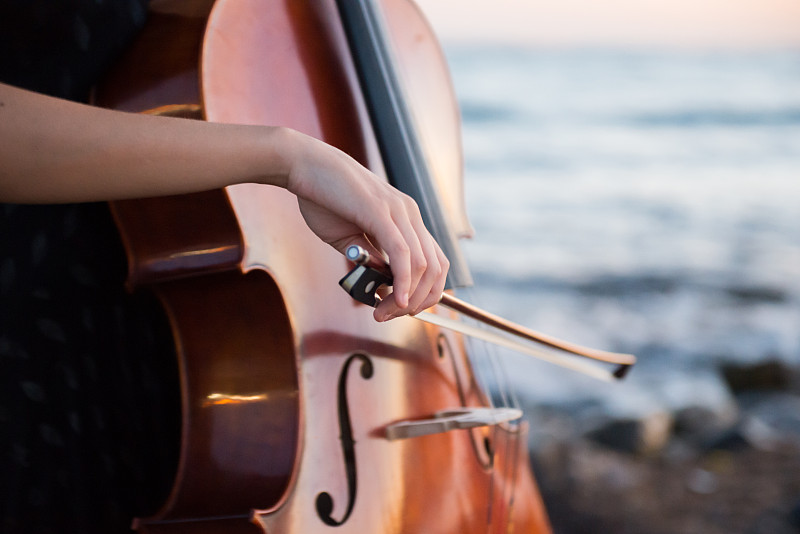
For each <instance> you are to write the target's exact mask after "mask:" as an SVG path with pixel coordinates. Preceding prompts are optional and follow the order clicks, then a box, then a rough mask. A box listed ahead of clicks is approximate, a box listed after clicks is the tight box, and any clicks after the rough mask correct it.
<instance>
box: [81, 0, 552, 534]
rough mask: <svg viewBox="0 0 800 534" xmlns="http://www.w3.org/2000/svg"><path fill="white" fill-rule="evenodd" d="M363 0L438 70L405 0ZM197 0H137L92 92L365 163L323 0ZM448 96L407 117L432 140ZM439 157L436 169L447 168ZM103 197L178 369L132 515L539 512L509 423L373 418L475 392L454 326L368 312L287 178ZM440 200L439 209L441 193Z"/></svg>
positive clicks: (362, 128)
mask: <svg viewBox="0 0 800 534" xmlns="http://www.w3.org/2000/svg"><path fill="white" fill-rule="evenodd" d="M382 3H383V5H384V7H385V9H386V11H387V14H388V15H389V16H388V18H389V19H390V20H392V18H393V17H394V20H395V22H393V24H394V26H393V28H394V29H393V31H392V34H393V35H395V39H396V40H397V39H399V40H401V41H404V42H401V43H399V44H398V46H399V48H402V49H403V52H402V54H400V56H401V58H402V59H403V60H404V61H408V62H411V63H409V65H410V66H408V67H406V68H412V69H413V68H417V67H416V66H415V65H414V64H413V62H414V61H419V62H420V63H419V64H418V66H419V68H421V69H430V70H431V72H433V71H436V70H439V71H440V73H439V74H437V76H438V77H439V79H440V80H445V81H447V77H446V71H444V73H445V74H444V75H443V74H441V69H443V65H442V59H441V56H440V55H438V56H434V57H432V58H431V54H430V51H431V49H432V47H433V48H434V49H435V50H437V51H438V48H435V47H436V43H435V40H434V39H433V36H432V34H431V33H430V30H429V28H428V27H427V25H425V23H424V20H423V19H422V17H421V16H420V14H419V12H418V11H417V10H416V8H415V6H413V4H411V3H409V2H408V1H407V0H386V1H384V2H382ZM212 4H213V2H209V1H195V2H170V1H161V2H158V1H154V2H153V13H152V14H151V21H150V24H149V26H148V27H147V28H146V30H145V32H144V33H143V35H142V38H141V40H140V41H139V42H138V43H137V44H136V45H135V46H134V47H133V49H132V50H131V51H130V53H129V54H128V56H127V57H126V58H123V61H122V62H121V63H120V65H119V66H118V68H117V69H115V71H114V72H113V73H112V74H111V76H110V77H109V79H108V80H107V82H106V83H104V84H103V85H102V86H101V87H100V88H99V90H98V92H97V97H96V102H97V104H98V105H102V106H106V107H113V108H117V109H122V110H126V111H135V112H144V111H148V110H154V111H151V112H157V113H165V114H172V115H181V116H186V117H192V118H196V119H204V120H209V121H217V122H235V123H245V124H267V125H283V126H288V127H291V128H294V129H297V130H300V131H303V132H305V133H308V134H310V135H313V136H315V137H318V138H320V139H323V140H324V141H326V142H328V143H330V144H333V145H335V146H337V147H339V148H341V149H342V150H344V151H345V152H347V153H349V154H350V155H352V156H353V157H355V158H356V159H357V160H359V161H360V162H361V163H363V164H364V165H366V166H367V167H369V168H370V169H372V170H373V171H374V172H376V173H377V174H379V175H380V174H381V173H382V172H383V167H382V159H381V154H380V151H379V148H378V144H377V143H376V140H375V138H374V133H373V131H372V127H371V125H370V121H369V117H368V114H367V110H366V106H365V103H364V98H363V96H362V94H361V91H360V86H359V80H358V76H357V74H356V72H355V69H354V67H353V64H352V60H351V59H350V55H349V53H348V48H347V42H346V39H345V36H344V34H343V30H342V26H341V23H340V21H339V18H338V16H337V12H336V7H335V4H334V2H333V0H270V1H265V0H225V1H218V2H216V4H215V5H212ZM415 43H416V44H415ZM416 56H425V57H424V58H423V57H420V58H418V59H415V58H416ZM410 91H411V93H414V92H415V91H426V92H431V87H430V86H428V87H422V86H420V87H418V89H416V90H415V89H413V88H411V89H410ZM442 91H443V92H442ZM433 92H434V93H436V95H437V96H435V97H431V98H432V100H428V101H427V104H422V105H423V106H428V108H429V110H430V112H431V113H436V112H437V108H441V105H440V103H439V102H438V101H437V100H436V99H437V98H438V99H446V98H447V97H448V96H449V97H450V98H452V92H451V89H450V87H449V86H447V87H443V88H441V89H440V90H439V92H437V91H433ZM453 109H454V108H453V107H452V105H451V107H450V108H447V109H446V110H445V113H444V118H441V117H440V118H438V119H436V120H432V121H431V122H430V124H429V125H428V126H423V130H425V129H426V128H428V130H427V133H424V135H423V137H425V138H427V139H431V138H432V139H438V143H440V145H439V146H437V147H436V148H435V151H437V152H444V151H446V150H447V151H454V150H456V151H457V149H458V148H459V146H458V141H457V137H456V140H455V141H454V140H453V138H452V135H455V136H457V135H458V131H457V129H458V119H457V113H454V112H453ZM439 113H441V109H440V110H439ZM437 129H438V131H441V132H445V133H446V132H449V134H450V135H449V136H448V137H447V138H445V136H443V135H439V134H438V133H437ZM441 129H443V130H441ZM453 130H455V131H453ZM453 158H454V159H450V160H449V162H448V161H447V160H446V161H444V162H443V163H439V164H437V165H439V167H438V168H439V169H440V170H439V171H437V172H443V173H445V174H452V173H458V172H460V168H459V165H460V154H455V155H454V156H453ZM455 204H457V202H456V203H455ZM455 204H454V206H455ZM113 211H114V213H115V217H116V219H117V222H118V226H119V228H120V233H121V235H122V238H123V241H124V243H125V246H126V250H127V252H128V255H129V261H130V277H129V284H130V285H131V286H132V287H133V288H135V289H137V290H151V291H154V292H155V293H156V295H157V296H158V297H159V299H160V301H161V302H162V304H163V307H164V310H165V313H166V314H167V316H168V318H169V320H170V323H171V325H172V332H173V336H174V339H175V346H176V354H177V357H178V361H179V365H180V371H181V373H180V379H181V384H180V385H179V386H180V388H181V395H182V432H181V445H180V458H179V460H178V465H177V466H176V473H175V481H174V485H173V487H172V490H171V493H170V496H169V498H168V499H167V501H166V502H165V503H164V506H163V507H162V509H161V510H160V511H159V512H158V513H157V514H155V515H154V516H152V517H142V518H138V519H136V521H135V527H136V528H137V529H138V530H140V531H141V532H147V533H161V532H164V533H173V532H174V533H183V532H187V533H217V532H226V533H236V532H266V533H268V534H284V533H292V534H297V533H303V534H306V533H312V532H334V531H335V532H342V533H344V532H352V533H359V534H360V533H381V534H383V533H398V534H399V533H405V534H408V533H416V532H424V533H455V532H458V533H501V532H512V531H513V532H525V533H544V532H549V526H548V523H547V518H546V514H545V512H544V509H543V506H542V502H541V499H540V497H539V494H538V491H537V489H536V485H535V482H534V480H533V478H532V476H531V473H530V468H529V465H528V453H527V447H526V445H527V443H526V441H527V440H526V433H525V427H524V425H522V424H519V425H511V424H502V425H494V426H487V427H482V428H477V429H472V430H455V431H450V432H442V433H437V434H433V435H428V436H423V437H417V438H409V439H403V440H389V439H387V437H386V432H385V429H386V427H387V425H390V424H392V423H396V422H398V421H407V420H414V419H423V418H426V417H430V416H431V414H434V413H436V412H438V411H441V410H446V409H453V408H458V407H463V406H484V405H485V404H486V403H487V398H486V395H485V393H484V392H483V391H482V390H481V389H480V388H479V386H478V383H477V381H476V379H475V377H474V376H473V370H472V367H471V365H470V363H469V359H468V357H467V354H466V352H465V349H464V344H463V341H462V339H461V338H460V337H459V336H458V335H456V334H453V333H451V332H448V331H444V330H440V329H438V328H436V327H433V326H430V325H425V324H423V323H420V322H417V321H414V320H413V319H407V320H395V321H390V322H389V323H377V322H375V321H374V320H373V319H372V316H371V310H370V309H369V308H367V307H365V306H363V305H361V304H358V303H356V302H355V301H353V300H352V299H351V298H350V297H349V296H348V295H347V294H346V293H345V292H344V291H342V290H341V289H340V288H339V287H338V285H337V282H338V279H339V277H341V275H342V274H343V273H344V272H345V271H346V270H347V269H348V265H347V262H346V261H345V259H344V258H343V257H342V256H341V255H340V254H339V253H338V252H336V251H334V250H332V249H330V248H329V247H328V246H327V245H325V244H323V243H322V242H321V241H319V240H318V239H317V238H316V236H314V235H313V234H312V233H311V232H310V230H308V228H307V227H306V226H305V224H304V222H303V221H302V218H301V217H300V214H299V210H298V207H297V203H296V200H295V199H294V198H293V197H292V195H290V194H289V193H287V192H285V191H283V190H280V189H278V188H274V187H269V186H260V185H255V184H245V185H240V186H235V187H229V188H226V189H225V190H220V191H211V192H207V193H202V194H195V195H184V196H180V197H170V198H160V199H146V200H136V201H123V202H117V203H114V205H113ZM448 211H449V212H450V213H453V214H454V215H453V216H452V221H453V224H454V225H457V224H459V223H458V220H459V215H458V214H457V213H456V212H457V209H456V207H453V206H451V207H450V208H449V210H448ZM462 223H463V217H462ZM465 227H466V226H465V225H464V226H462V230H461V231H460V233H464V232H465V230H463V228H465ZM440 313H444V312H440Z"/></svg>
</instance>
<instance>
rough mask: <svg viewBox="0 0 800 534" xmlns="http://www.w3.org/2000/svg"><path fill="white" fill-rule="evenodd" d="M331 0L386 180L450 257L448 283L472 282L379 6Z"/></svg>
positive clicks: (362, 1) (369, 2)
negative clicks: (411, 203) (416, 211)
mask: <svg viewBox="0 0 800 534" xmlns="http://www.w3.org/2000/svg"><path fill="white" fill-rule="evenodd" d="M336 4H337V7H338V10H339V15H340V17H341V19H342V24H343V26H344V29H345V33H346V35H347V40H348V44H349V46H350V52H351V55H352V56H353V60H354V63H355V66H356V70H357V72H358V76H359V79H360V82H361V88H362V91H363V93H364V96H365V100H366V103H367V108H368V110H369V116H370V121H371V123H372V127H373V130H374V132H375V137H376V139H377V141H378V146H379V148H380V152H381V157H382V159H383V164H384V168H385V169H386V175H387V178H388V180H389V183H391V184H392V185H393V186H394V187H396V188H397V189H399V190H400V191H403V192H404V193H406V194H407V195H409V196H410V197H411V198H413V199H414V200H415V201H416V203H417V205H418V206H419V208H420V212H421V213H422V219H423V221H424V223H425V226H426V227H427V228H428V231H429V232H430V233H431V234H432V235H433V237H434V239H436V241H437V243H438V244H439V246H440V247H441V249H442V251H443V252H444V253H445V255H446V256H447V259H448V260H449V261H450V271H449V273H448V277H447V287H448V288H454V287H464V286H469V285H472V277H471V274H470V272H469V268H468V267H467V262H466V260H465V259H464V257H463V254H462V252H461V248H460V245H459V243H458V240H457V238H456V236H455V233H454V232H453V231H452V229H451V228H450V227H449V225H448V222H447V219H446V217H445V216H444V213H443V210H442V203H441V201H440V198H439V194H438V192H437V190H436V187H435V186H434V183H433V181H432V179H431V176H430V171H429V168H428V165H427V162H426V160H425V156H424V154H423V150H422V146H421V144H420V141H419V138H418V136H417V134H416V130H415V127H414V123H413V119H412V116H411V112H410V110H409V107H408V105H407V103H406V99H405V98H404V95H403V88H402V85H401V83H400V80H399V76H398V73H397V71H396V69H395V62H394V60H393V57H392V50H391V46H390V43H389V40H388V39H387V34H386V31H385V29H384V23H383V20H382V13H381V10H380V8H379V7H378V5H377V2H376V1H375V0H337V1H336Z"/></svg>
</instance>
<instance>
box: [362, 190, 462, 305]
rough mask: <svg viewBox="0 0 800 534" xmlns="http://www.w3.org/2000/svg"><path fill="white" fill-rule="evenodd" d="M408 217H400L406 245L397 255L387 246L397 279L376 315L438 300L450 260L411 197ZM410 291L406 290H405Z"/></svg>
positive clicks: (408, 203) (393, 272)
mask: <svg viewBox="0 0 800 534" xmlns="http://www.w3.org/2000/svg"><path fill="white" fill-rule="evenodd" d="M406 206H407V208H406V209H407V210H408V217H407V218H405V219H401V220H400V221H398V223H397V224H398V228H399V229H400V233H401V234H402V235H403V237H404V241H405V243H406V245H407V247H405V250H403V249H404V247H402V246H401V247H399V249H398V252H399V254H397V256H396V257H395V258H392V252H391V251H388V250H387V253H388V254H389V258H390V263H391V266H392V274H393V276H394V279H395V283H394V287H393V293H392V295H391V298H387V299H384V301H383V302H381V304H380V305H379V306H378V307H377V308H376V310H375V314H374V316H375V318H376V319H377V320H379V321H385V320H388V319H391V318H393V317H399V316H401V315H406V314H417V313H419V312H421V311H422V310H425V309H427V308H430V307H431V306H433V305H435V304H436V303H438V302H439V300H440V299H441V296H442V292H443V291H444V286H445V282H446V279H447V272H448V269H449V267H450V263H449V261H448V260H447V257H446V256H445V255H444V253H443V252H442V250H441V248H439V246H438V244H437V243H436V241H435V240H434V239H433V237H432V236H431V235H430V233H429V232H428V231H427V229H426V228H425V226H424V224H423V222H422V217H421V215H420V214H419V208H418V207H417V206H416V204H415V203H414V202H413V201H412V200H411V199H410V198H408V201H407V204H406ZM406 291H407V293H406Z"/></svg>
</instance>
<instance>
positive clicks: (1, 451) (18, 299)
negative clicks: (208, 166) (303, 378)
mask: <svg viewBox="0 0 800 534" xmlns="http://www.w3.org/2000/svg"><path fill="white" fill-rule="evenodd" d="M144 3H145V2H143V1H141V0H128V1H123V0H110V1H100V0H86V1H76V0H51V1H48V2H46V1H40V0H0V81H3V82H6V83H10V84H14V85H18V86H21V87H25V88H28V89H32V90H36V91H40V92H45V93H48V94H51V95H53V96H59V97H64V98H71V99H76V100H85V98H86V96H87V93H88V90H89V88H90V86H91V85H92V83H93V82H94V81H95V80H96V79H97V78H98V76H100V75H101V74H102V72H103V70H104V69H105V68H106V67H107V66H108V65H110V64H111V63H112V62H113V60H114V58H115V57H116V55H117V54H119V53H120V52H121V51H122V50H123V49H124V46H125V44H126V43H127V42H129V41H130V39H132V38H133V37H134V36H135V34H136V31H137V29H139V28H140V27H141V26H142V24H144V22H145V16H144V14H145V12H144V7H145V6H144ZM125 270H126V261H125V257H124V251H123V249H122V246H121V244H120V240H119V236H118V234H117V231H116V229H115V227H114V225H113V222H112V220H111V217H110V214H109V210H108V207H107V206H106V205H105V204H103V203H96V204H74V205H58V206H24V205H0V496H2V501H0V532H3V533H4V534H14V533H17V532H20V533H22V532H24V533H49V532H53V533H55V532H71V533H95V532H96V533H100V532H102V533H104V534H108V533H115V532H130V524H131V519H132V518H133V517H134V516H142V515H145V516H146V515H149V514H150V513H153V512H154V511H155V509H156V507H157V506H158V505H160V504H161V503H163V500H164V498H165V497H166V493H167V492H168V490H169V487H170V483H171V480H172V477H173V475H174V472H175V468H176V461H177V453H178V449H177V448H178V445H179V430H180V429H179V419H180V414H179V402H180V401H179V390H178V381H177V369H176V363H175V358H174V354H173V352H174V351H173V348H172V343H171V339H170V333H169V328H168V325H167V324H166V321H165V318H164V317H163V312H162V311H161V309H160V307H159V306H158V304H157V303H156V302H155V299H154V298H153V297H151V296H149V295H147V294H144V293H143V294H134V295H131V294H128V293H127V292H126V291H125V289H124V286H123V282H124V278H125Z"/></svg>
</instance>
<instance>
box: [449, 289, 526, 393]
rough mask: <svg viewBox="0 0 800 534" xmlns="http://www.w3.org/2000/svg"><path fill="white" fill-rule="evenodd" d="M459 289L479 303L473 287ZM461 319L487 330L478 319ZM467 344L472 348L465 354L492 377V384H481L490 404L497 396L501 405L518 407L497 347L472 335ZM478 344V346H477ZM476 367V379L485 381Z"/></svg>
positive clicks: (503, 361)
mask: <svg viewBox="0 0 800 534" xmlns="http://www.w3.org/2000/svg"><path fill="white" fill-rule="evenodd" d="M459 291H463V292H464V293H465V296H466V297H467V299H466V300H467V301H468V302H472V303H475V304H476V305H478V304H480V303H479V302H478V301H479V300H480V297H479V296H478V295H477V292H476V290H475V288H474V287H468V288H463V289H460V290H459ZM462 320H463V321H465V322H466V321H469V323H470V324H472V325H474V326H476V327H477V328H480V329H482V330H488V329H489V327H488V326H487V325H486V324H484V323H481V322H480V321H477V320H474V319H470V318H468V317H464V318H463V319H462ZM467 345H468V346H469V345H472V349H471V350H468V351H467V355H468V356H469V357H470V359H472V360H476V359H480V360H481V363H480V364H479V365H478V367H479V369H481V370H485V369H486V368H487V367H488V368H489V370H490V375H491V377H492V378H493V381H494V384H493V385H490V384H481V385H482V386H483V389H484V390H485V391H486V392H487V393H488V395H489V400H490V403H491V404H492V406H495V401H494V397H495V396H499V400H500V405H501V406H502V407H509V408H519V399H518V397H517V395H516V392H515V391H514V388H513V387H510V380H509V378H508V376H509V375H508V368H507V365H506V361H505V359H504V358H501V357H500V355H499V354H498V352H497V350H498V349H497V347H496V346H495V345H494V344H492V343H488V342H487V341H484V340H480V339H475V338H473V337H470V336H468V340H467ZM477 346H479V347H480V348H477ZM477 370H478V369H476V370H475V371H474V372H476V375H477V377H478V379H481V378H483V379H484V381H485V372H484V373H478V372H477Z"/></svg>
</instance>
